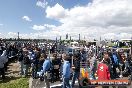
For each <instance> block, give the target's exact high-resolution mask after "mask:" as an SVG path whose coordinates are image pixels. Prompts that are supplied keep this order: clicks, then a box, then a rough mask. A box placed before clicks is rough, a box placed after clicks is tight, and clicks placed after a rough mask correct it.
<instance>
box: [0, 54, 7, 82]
mask: <svg viewBox="0 0 132 88" xmlns="http://www.w3.org/2000/svg"><path fill="white" fill-rule="evenodd" d="M6 62H7V59H6V58H3V57H2V55H1V56H0V74H1V75H2V79H3V80H4V79H5V68H4V65H5V63H6Z"/></svg>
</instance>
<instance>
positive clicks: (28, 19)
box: [22, 16, 32, 22]
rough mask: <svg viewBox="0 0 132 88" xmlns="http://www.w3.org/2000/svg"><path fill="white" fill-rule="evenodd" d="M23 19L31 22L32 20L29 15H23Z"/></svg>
mask: <svg viewBox="0 0 132 88" xmlns="http://www.w3.org/2000/svg"><path fill="white" fill-rule="evenodd" d="M22 19H23V20H25V21H29V22H30V21H32V20H31V19H30V18H29V17H28V16H23V17H22Z"/></svg>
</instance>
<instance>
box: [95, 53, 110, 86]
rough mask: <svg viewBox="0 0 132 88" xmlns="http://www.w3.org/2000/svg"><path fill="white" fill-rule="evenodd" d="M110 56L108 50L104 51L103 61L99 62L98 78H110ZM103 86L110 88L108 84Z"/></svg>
mask: <svg viewBox="0 0 132 88" xmlns="http://www.w3.org/2000/svg"><path fill="white" fill-rule="evenodd" d="M108 61H109V56H108V53H107V52H104V55H103V61H102V62H101V63H99V65H98V69H97V76H98V80H110V71H109V67H108ZM102 88H109V87H108V86H103V87H102Z"/></svg>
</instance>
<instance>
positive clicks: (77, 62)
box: [73, 60, 80, 72]
mask: <svg viewBox="0 0 132 88" xmlns="http://www.w3.org/2000/svg"><path fill="white" fill-rule="evenodd" d="M73 64H74V67H75V71H76V72H79V71H80V60H74V62H73Z"/></svg>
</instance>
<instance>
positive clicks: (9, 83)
mask: <svg viewBox="0 0 132 88" xmlns="http://www.w3.org/2000/svg"><path fill="white" fill-rule="evenodd" d="M28 81H29V78H7V79H6V80H4V81H2V80H1V81H0V88H29V82H28Z"/></svg>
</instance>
